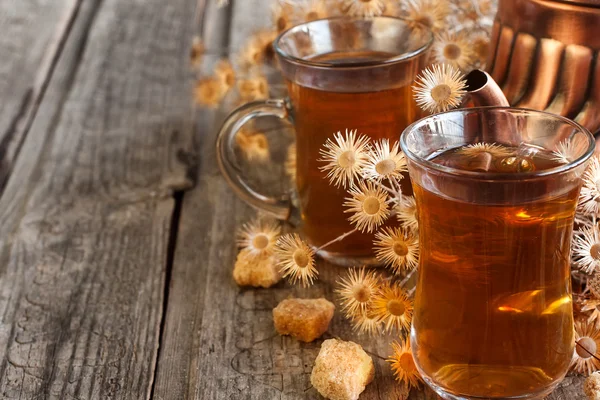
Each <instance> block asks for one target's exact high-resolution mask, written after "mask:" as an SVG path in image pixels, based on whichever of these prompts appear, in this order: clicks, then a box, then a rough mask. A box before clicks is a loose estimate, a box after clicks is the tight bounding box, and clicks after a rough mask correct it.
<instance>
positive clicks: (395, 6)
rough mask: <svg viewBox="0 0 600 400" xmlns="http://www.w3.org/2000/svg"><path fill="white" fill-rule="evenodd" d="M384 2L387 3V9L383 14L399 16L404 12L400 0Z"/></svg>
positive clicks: (385, 0) (386, 0) (384, 0)
mask: <svg viewBox="0 0 600 400" xmlns="http://www.w3.org/2000/svg"><path fill="white" fill-rule="evenodd" d="M383 4H384V5H385V10H383V14H382V15H385V16H390V17H398V16H400V14H401V13H402V7H401V5H400V2H399V1H398V0H383Z"/></svg>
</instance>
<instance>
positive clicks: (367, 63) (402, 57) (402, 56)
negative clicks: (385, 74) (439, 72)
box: [273, 16, 434, 69]
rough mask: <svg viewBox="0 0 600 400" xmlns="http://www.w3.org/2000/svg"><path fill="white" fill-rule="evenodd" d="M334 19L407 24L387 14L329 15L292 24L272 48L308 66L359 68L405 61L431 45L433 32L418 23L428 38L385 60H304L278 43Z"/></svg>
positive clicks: (283, 55) (283, 56) (288, 58)
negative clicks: (336, 61) (416, 47)
mask: <svg viewBox="0 0 600 400" xmlns="http://www.w3.org/2000/svg"><path fill="white" fill-rule="evenodd" d="M336 20H338V21H344V22H347V23H354V22H356V21H374V20H395V21H402V22H403V23H404V24H405V25H407V22H408V21H409V20H408V19H407V18H401V17H388V16H378V17H372V18H361V17H344V16H342V17H329V18H322V19H316V20H314V21H310V22H305V23H302V24H299V25H295V26H292V27H291V28H289V29H287V30H285V31H283V32H281V33H280V34H279V36H277V38H276V39H275V42H274V43H273V48H274V49H275V53H277V55H279V56H280V57H282V58H284V59H286V60H287V61H289V62H292V63H295V64H300V65H304V66H308V67H315V68H330V69H360V68H369V67H377V66H383V65H390V64H397V63H402V62H405V61H407V60H410V59H412V58H415V57H417V56H419V55H421V54H422V53H424V52H425V51H427V49H429V48H430V47H431V45H432V43H433V40H434V36H433V32H432V31H431V29H429V28H428V27H427V26H425V25H423V24H420V23H419V25H421V27H422V29H423V31H424V32H426V34H427V35H428V36H429V38H428V39H427V40H426V42H425V43H424V44H423V45H422V46H421V47H419V48H418V49H416V50H413V51H409V52H406V53H402V54H398V55H397V56H394V57H390V58H388V59H386V60H376V61H365V62H362V63H352V64H347V65H344V64H334V63H330V62H320V61H311V60H305V59H303V58H300V57H296V56H293V55H291V54H289V53H287V52H285V51H284V50H283V49H282V48H281V46H280V43H281V42H282V41H283V40H284V39H285V37H286V36H287V35H291V34H293V33H295V32H297V31H299V30H302V29H303V28H305V27H308V26H310V25H314V24H318V23H322V22H323V21H336ZM410 22H411V23H413V24H414V23H415V22H414V21H410Z"/></svg>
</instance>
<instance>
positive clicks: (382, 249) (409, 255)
mask: <svg viewBox="0 0 600 400" xmlns="http://www.w3.org/2000/svg"><path fill="white" fill-rule="evenodd" d="M373 244H374V246H375V255H376V256H377V259H378V260H379V261H381V262H383V263H385V264H386V265H388V266H389V267H390V268H391V269H392V271H393V272H394V273H396V274H397V273H399V272H400V271H401V270H403V269H409V270H410V269H414V268H416V267H417V265H418V264H419V239H418V238H417V237H416V236H415V235H414V233H413V231H411V230H408V229H404V228H389V227H386V228H384V229H383V230H382V231H381V232H377V233H376V234H375V241H374V242H373Z"/></svg>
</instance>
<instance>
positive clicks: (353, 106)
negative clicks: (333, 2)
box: [288, 52, 420, 255]
mask: <svg viewBox="0 0 600 400" xmlns="http://www.w3.org/2000/svg"><path fill="white" fill-rule="evenodd" d="M392 56H393V55H391V54H387V53H382V52H354V53H349V52H346V53H332V54H324V55H321V56H318V57H314V58H313V60H315V61H324V60H326V61H329V62H335V63H340V64H345V65H348V64H352V63H361V62H364V61H374V60H383V59H388V58H390V57H392ZM288 88H289V93H290V99H291V100H292V103H293V104H294V105H295V107H294V124H295V127H296V148H297V156H296V159H297V167H296V181H297V188H298V194H299V199H300V203H301V205H300V208H301V210H302V218H303V222H304V227H303V229H304V232H305V233H306V235H307V237H308V238H309V240H310V242H311V243H312V244H313V245H315V246H317V247H318V246H321V245H323V244H325V243H327V242H329V241H330V240H332V239H334V238H335V237H337V236H339V235H341V234H343V233H345V232H348V231H350V230H352V229H353V228H352V226H351V225H350V223H349V222H348V214H345V213H344V208H343V207H342V204H343V203H344V198H345V197H347V196H348V194H347V192H346V190H345V189H344V188H335V187H334V186H332V185H330V184H329V181H328V180H327V179H325V176H326V173H324V172H322V171H320V170H319V167H322V166H323V163H322V162H319V161H318V159H320V158H321V156H320V155H319V150H320V149H321V148H322V147H323V144H324V143H325V142H326V141H327V139H330V138H332V137H333V134H334V133H335V132H338V131H342V132H344V131H345V129H346V128H348V129H357V130H358V132H359V133H361V134H365V135H367V136H369V137H371V138H372V139H375V140H377V139H384V138H385V139H390V141H391V142H392V143H393V142H395V141H397V140H398V132H401V131H402V130H403V129H405V128H406V127H407V126H408V125H410V124H411V123H412V122H414V121H415V120H417V119H418V117H419V113H420V112H419V110H418V108H417V106H416V104H415V103H414V100H413V98H412V91H411V88H410V86H409V85H406V86H403V87H399V88H394V89H389V90H383V91H374V92H357V93H336V92H333V91H324V90H317V89H313V88H308V87H303V86H301V85H298V84H296V83H293V82H288ZM402 183H403V184H402V189H403V191H405V193H406V192H407V193H409V194H410V193H412V189H411V187H410V183H409V181H408V179H403V182H402ZM372 247H373V238H372V237H371V235H365V234H362V235H351V236H349V237H348V238H346V239H344V241H343V242H339V243H335V244H333V245H331V246H329V247H328V248H327V251H329V252H332V253H337V252H342V253H344V254H348V255H367V254H370V253H371V252H372Z"/></svg>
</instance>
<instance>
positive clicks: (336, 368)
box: [310, 339, 375, 400]
mask: <svg viewBox="0 0 600 400" xmlns="http://www.w3.org/2000/svg"><path fill="white" fill-rule="evenodd" d="M374 375H375V367H374V365H373V360H372V359H371V357H369V355H368V354H367V353H365V351H364V350H363V348H362V347H361V346H360V345H358V344H356V343H354V342H344V341H343V340H337V339H329V340H326V341H324V342H323V344H322V345H321V350H320V351H319V355H318V356H317V359H316V361H315V366H314V367H313V370H312V374H311V375H310V383H311V384H312V385H313V386H314V387H315V389H317V390H318V391H319V393H320V394H321V396H323V397H325V398H327V399H331V400H357V399H358V396H360V394H361V393H362V392H363V391H364V390H365V387H366V386H367V385H368V384H369V383H371V381H372V380H373V377H374Z"/></svg>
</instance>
